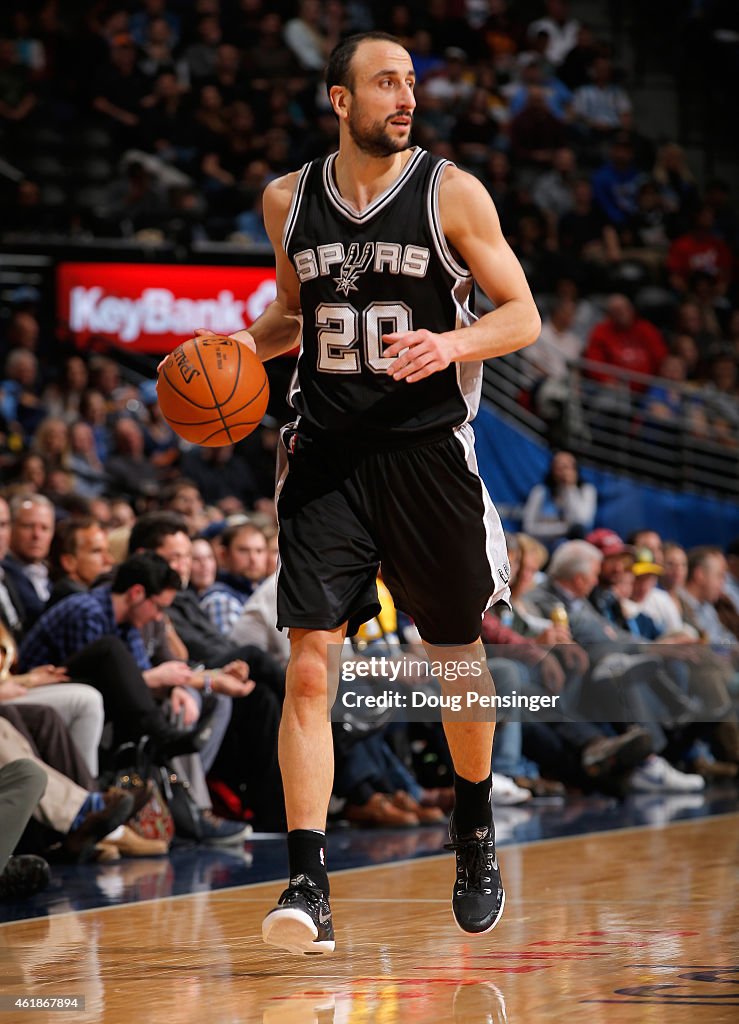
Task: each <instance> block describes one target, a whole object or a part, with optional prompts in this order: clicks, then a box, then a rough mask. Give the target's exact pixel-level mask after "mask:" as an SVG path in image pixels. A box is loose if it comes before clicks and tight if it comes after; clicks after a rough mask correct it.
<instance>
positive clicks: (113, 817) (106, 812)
mask: <svg viewBox="0 0 739 1024" xmlns="http://www.w3.org/2000/svg"><path fill="white" fill-rule="evenodd" d="M103 801H104V804H103V809H102V810H101V811H90V813H89V814H86V815H85V817H84V818H83V819H82V823H81V824H80V826H79V828H76V829H75V830H74V831H73V832H69V833H68V834H67V836H66V838H65V840H64V842H63V843H62V846H61V850H62V853H63V854H64V855H65V856H66V857H68V858H71V859H72V860H75V861H76V862H77V863H78V864H83V863H84V862H85V861H87V860H89V859H90V858H91V857H92V856H93V855H94V852H95V844H96V843H97V842H99V840H101V839H102V838H103V837H104V836H107V835H108V834H109V833H110V832H112V831H113V830H114V829H116V828H118V826H119V825H122V824H123V822H124V821H128V819H129V818H130V817H131V815H132V814H133V812H134V807H135V806H136V804H135V801H134V798H133V796H131V794H130V793H129V792H128V790H126V789H119V788H118V787H117V786H111V787H110V789H106V791H105V792H104V793H103Z"/></svg>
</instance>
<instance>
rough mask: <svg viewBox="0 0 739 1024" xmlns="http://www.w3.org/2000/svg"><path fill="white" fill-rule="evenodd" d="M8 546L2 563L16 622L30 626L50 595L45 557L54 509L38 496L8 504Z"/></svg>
mask: <svg viewBox="0 0 739 1024" xmlns="http://www.w3.org/2000/svg"><path fill="white" fill-rule="evenodd" d="M10 517H11V529H10V546H9V550H8V553H7V554H6V555H5V557H4V558H3V561H2V567H3V570H4V572H5V576H6V578H7V579H8V580H9V581H10V582H11V583H12V586H13V587H14V589H15V591H16V593H17V596H18V600H19V604H20V613H19V614H20V619H21V621H22V622H23V624H24V626H25V628H28V627H29V626H31V625H32V624H33V623H34V622H35V621H36V619H37V618H38V617H39V615H40V614H41V612H42V611H43V609H44V605H45V604H46V602H47V601H48V600H49V594H50V593H51V582H50V578H49V566H48V561H47V559H48V557H49V549H50V547H51V540H52V537H53V536H54V506H53V505H52V503H51V502H50V501H49V499H48V498H45V497H44V496H43V495H42V494H32V495H29V496H28V497H24V496H19V497H17V498H14V499H13V500H12V501H11V503H10Z"/></svg>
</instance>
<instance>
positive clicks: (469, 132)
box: [450, 88, 498, 166]
mask: <svg viewBox="0 0 739 1024" xmlns="http://www.w3.org/2000/svg"><path fill="white" fill-rule="evenodd" d="M497 135H498V124H497V122H496V120H495V118H494V117H493V116H492V115H491V111H490V101H489V94H488V92H487V90H486V89H479V88H476V89H475V91H474V92H473V93H472V95H471V96H470V98H469V100H468V101H467V102H466V104H465V106H464V107H463V109H462V110H461V111H460V113H459V116H458V117H457V119H456V121H455V123H454V128H453V129H452V132H451V136H450V141H451V143H452V145H453V146H455V148H456V150H457V152H458V153H459V156H460V158H461V159H462V161H463V162H466V163H469V164H470V165H472V166H477V165H481V164H483V163H484V162H485V160H486V158H487V154H488V151H489V149H490V147H491V146H493V145H494V144H495V140H496V138H497Z"/></svg>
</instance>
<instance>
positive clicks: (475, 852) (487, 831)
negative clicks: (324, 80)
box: [445, 815, 505, 935]
mask: <svg viewBox="0 0 739 1024" xmlns="http://www.w3.org/2000/svg"><path fill="white" fill-rule="evenodd" d="M449 839H450V842H449V843H448V844H447V845H446V847H445V849H447V850H454V852H455V854H456V857H457V880H456V882H455V883H454V895H453V896H452V913H453V914H454V920H455V921H456V922H457V926H458V927H459V929H460V931H463V932H466V933H467V934H470V935H484V934H486V932H491V931H492V930H493V928H495V926H496V924H497V923H498V921H500V918H501V916H502V914H503V908H504V907H505V892H504V891H503V883H502V881H501V878H500V870H499V869H498V858H497V856H496V854H495V826H494V825H493V823H492V821H491V822H490V826H489V827H488V826H485V827H483V828H478V829H476V830H475V831H474V832H468V833H466V834H465V835H457V833H456V830H455V828H454V815H452V817H451V820H450V821H449Z"/></svg>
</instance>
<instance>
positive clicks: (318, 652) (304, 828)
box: [262, 627, 346, 953]
mask: <svg viewBox="0 0 739 1024" xmlns="http://www.w3.org/2000/svg"><path fill="white" fill-rule="evenodd" d="M345 632H346V629H345V627H341V628H339V629H336V630H307V629H291V630H290V646H291V655H290V662H289V664H288V668H287V679H286V688H285V703H284V705H283V709H282V721H281V724H280V738H279V755H280V768H281V771H282V781H283V787H284V790H285V808H286V810H287V827H288V854H289V860H290V884H289V887H288V888H287V889H286V890H285V892H283V894H282V896H281V897H280V899H279V902H278V905H277V907H276V908H275V909H274V910H272V911H270V913H269V914H268V915H267V917H266V918H265V919H264V923H263V926H262V936H263V938H264V941H265V942H268V943H269V944H270V945H273V946H278V947H280V948H282V949H287V950H288V951H289V952H292V953H330V952H332V951H333V949H334V932H333V924H332V921H331V910H330V907H329V903H328V896H329V883H328V875H327V873H326V860H325V844H326V814H327V811H328V802H329V799H330V797H331V787H332V785H333V777H334V761H333V741H332V737H331V723H330V721H329V716H328V647H329V644H332V643H333V644H340V643H341V642H342V641H343V639H344V635H345Z"/></svg>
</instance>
